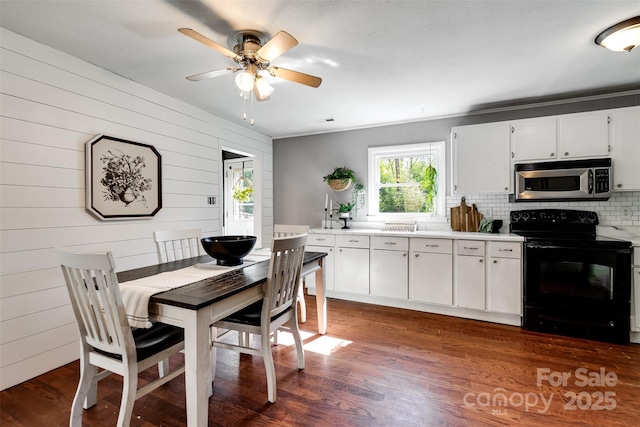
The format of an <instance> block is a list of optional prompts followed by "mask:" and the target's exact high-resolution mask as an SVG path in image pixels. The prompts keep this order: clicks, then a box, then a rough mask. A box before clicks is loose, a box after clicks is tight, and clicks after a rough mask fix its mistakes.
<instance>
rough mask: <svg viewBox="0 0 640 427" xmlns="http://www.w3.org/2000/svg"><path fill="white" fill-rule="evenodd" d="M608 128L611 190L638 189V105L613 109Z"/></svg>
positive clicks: (639, 118)
mask: <svg viewBox="0 0 640 427" xmlns="http://www.w3.org/2000/svg"><path fill="white" fill-rule="evenodd" d="M609 130H610V141H611V162H612V165H613V190H614V191H635V190H640V167H639V166H638V165H640V107H631V108H620V109H617V110H613V112H612V113H611V125H610V129H609Z"/></svg>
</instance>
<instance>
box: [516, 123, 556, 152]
mask: <svg viewBox="0 0 640 427" xmlns="http://www.w3.org/2000/svg"><path fill="white" fill-rule="evenodd" d="M556 141H557V139H556V118H555V117H540V118H535V119H525V120H517V121H514V122H511V149H512V153H511V157H512V158H513V160H514V161H515V162H523V161H542V160H553V159H555V158H556V154H557V153H556Z"/></svg>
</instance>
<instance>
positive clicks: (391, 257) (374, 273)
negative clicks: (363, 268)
mask: <svg viewBox="0 0 640 427" xmlns="http://www.w3.org/2000/svg"><path fill="white" fill-rule="evenodd" d="M407 255H408V253H407V252H406V251H385V250H379V249H372V250H371V290H370V292H371V295H375V296H380V297H389V298H401V299H405V300H406V299H407V298H408V287H409V282H408V276H409V275H408V257H407Z"/></svg>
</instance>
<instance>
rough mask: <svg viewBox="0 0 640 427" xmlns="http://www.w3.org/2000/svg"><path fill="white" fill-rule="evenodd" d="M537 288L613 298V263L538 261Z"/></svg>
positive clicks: (553, 292) (549, 292)
mask: <svg viewBox="0 0 640 427" xmlns="http://www.w3.org/2000/svg"><path fill="white" fill-rule="evenodd" d="M539 284H540V289H539V290H540V292H541V293H542V294H546V295H557V296H562V297H579V298H595V299H599V300H611V299H613V267H612V266H609V265H602V264H598V263H597V261H595V262H581V261H557V260H549V261H545V262H541V263H540V282H539Z"/></svg>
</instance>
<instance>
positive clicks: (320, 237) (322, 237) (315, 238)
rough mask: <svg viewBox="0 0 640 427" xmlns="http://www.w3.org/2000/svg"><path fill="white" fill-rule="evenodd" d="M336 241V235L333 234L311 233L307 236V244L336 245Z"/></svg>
mask: <svg viewBox="0 0 640 427" xmlns="http://www.w3.org/2000/svg"><path fill="white" fill-rule="evenodd" d="M335 243H336V236H335V235H333V234H320V233H318V234H316V233H310V234H309V236H308V237H307V245H316V246H334V245H335Z"/></svg>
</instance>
